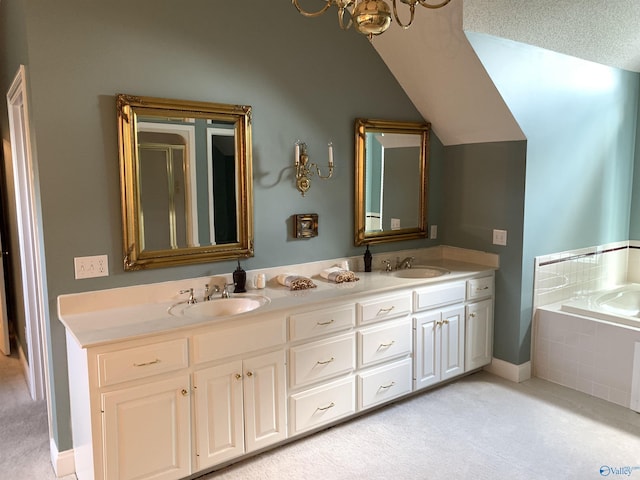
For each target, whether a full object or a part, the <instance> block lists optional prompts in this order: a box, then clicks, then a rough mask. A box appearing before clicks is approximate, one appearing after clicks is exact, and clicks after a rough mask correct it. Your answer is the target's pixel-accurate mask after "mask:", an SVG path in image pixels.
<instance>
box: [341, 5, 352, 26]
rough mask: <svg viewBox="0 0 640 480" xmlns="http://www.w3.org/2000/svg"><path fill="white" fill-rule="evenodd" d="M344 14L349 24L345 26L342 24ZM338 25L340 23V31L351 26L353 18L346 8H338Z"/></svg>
mask: <svg viewBox="0 0 640 480" xmlns="http://www.w3.org/2000/svg"><path fill="white" fill-rule="evenodd" d="M345 12H346V13H347V15H349V23H347V25H346V26H345V24H344V14H345ZM338 23H340V28H341V29H342V30H349V29H350V28H351V25H352V24H353V16H352V15H351V12H350V11H349V9H348V8H346V7H339V8H338Z"/></svg>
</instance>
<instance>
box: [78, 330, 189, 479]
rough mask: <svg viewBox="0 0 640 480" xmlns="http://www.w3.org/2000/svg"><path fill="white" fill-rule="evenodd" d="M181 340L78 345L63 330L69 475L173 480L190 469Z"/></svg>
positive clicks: (184, 351) (185, 366) (185, 352)
mask: <svg viewBox="0 0 640 480" xmlns="http://www.w3.org/2000/svg"><path fill="white" fill-rule="evenodd" d="M188 351H189V350H188V342H187V339H186V338H177V337H163V338H159V337H151V338H149V339H147V340H144V341H139V340H138V341H132V342H121V343H116V344H113V345H107V346H98V347H95V348H91V349H82V348H81V347H79V345H78V344H77V342H76V341H75V339H74V338H73V337H72V336H71V335H70V334H69V332H67V355H68V360H69V387H70V388H69V393H70V400H71V423H72V430H73V441H74V453H75V463H76V476H77V478H78V479H79V480H85V479H90V480H91V479H97V480H102V479H162V480H172V479H177V478H181V477H184V476H187V475H189V474H190V473H191V396H190V392H191V379H190V375H189V371H188V365H189V356H188Z"/></svg>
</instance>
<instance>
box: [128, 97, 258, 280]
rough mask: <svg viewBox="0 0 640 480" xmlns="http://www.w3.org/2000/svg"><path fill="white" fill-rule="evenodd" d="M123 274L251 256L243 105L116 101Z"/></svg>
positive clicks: (247, 119) (247, 111)
mask: <svg viewBox="0 0 640 480" xmlns="http://www.w3.org/2000/svg"><path fill="white" fill-rule="evenodd" d="M117 116H118V143H119V155H120V186H121V195H122V222H123V247H124V252H125V256H124V269H125V270H127V271H129V270H139V269H144V268H158V267H166V266H172V265H181V264H191V263H206V262H212V261H216V260H224V259H231V258H238V257H249V256H253V194H252V161H251V160H252V159H251V107H249V106H244V105H227V104H218V103H205V102H194V101H183V100H170V99H163V98H153V97H137V96H132V95H125V94H120V95H118V96H117Z"/></svg>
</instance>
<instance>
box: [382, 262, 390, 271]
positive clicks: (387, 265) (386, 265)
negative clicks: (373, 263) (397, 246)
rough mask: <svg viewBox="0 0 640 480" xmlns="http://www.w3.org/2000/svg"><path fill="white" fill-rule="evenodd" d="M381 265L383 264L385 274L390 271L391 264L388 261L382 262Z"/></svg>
mask: <svg viewBox="0 0 640 480" xmlns="http://www.w3.org/2000/svg"><path fill="white" fill-rule="evenodd" d="M382 263H383V264H384V270H385V272H390V271H391V270H392V269H391V262H390V261H389V260H382Z"/></svg>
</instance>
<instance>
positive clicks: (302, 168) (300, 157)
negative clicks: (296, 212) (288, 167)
mask: <svg viewBox="0 0 640 480" xmlns="http://www.w3.org/2000/svg"><path fill="white" fill-rule="evenodd" d="M294 155H295V159H294V166H295V169H296V187H297V188H298V190H299V191H300V193H302V196H303V197H304V195H305V193H307V190H309V188H311V178H310V177H311V176H313V175H314V173H315V174H317V175H318V177H319V178H321V179H322V180H327V179H329V178H331V176H332V175H333V143H331V142H329V173H328V175H322V174H321V173H320V167H318V165H316V164H315V163H310V162H309V155H308V154H307V144H306V143H304V142H300V141H298V142H296V143H295V150H294ZM314 170H315V171H314Z"/></svg>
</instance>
